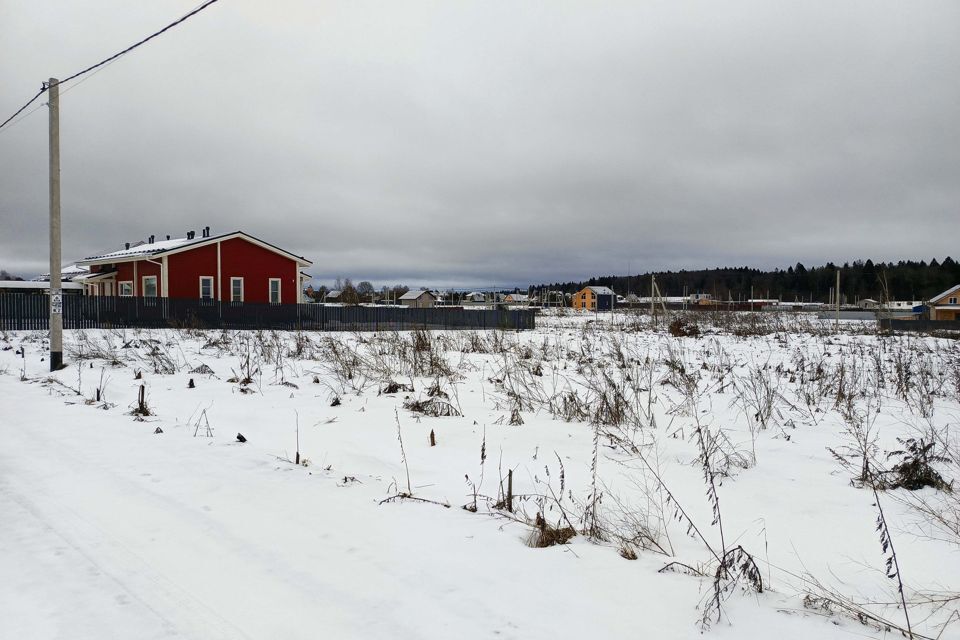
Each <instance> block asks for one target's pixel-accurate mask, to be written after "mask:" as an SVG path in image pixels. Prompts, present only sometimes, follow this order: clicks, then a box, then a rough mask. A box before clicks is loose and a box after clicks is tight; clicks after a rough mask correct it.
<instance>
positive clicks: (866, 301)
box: [857, 298, 880, 310]
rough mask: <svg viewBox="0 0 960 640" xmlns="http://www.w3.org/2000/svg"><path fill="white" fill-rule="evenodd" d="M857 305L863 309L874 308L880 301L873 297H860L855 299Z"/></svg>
mask: <svg viewBox="0 0 960 640" xmlns="http://www.w3.org/2000/svg"><path fill="white" fill-rule="evenodd" d="M857 306H858V307H860V308H861V309H864V310H866V309H876V308H878V307H879V306H880V303H879V302H877V301H876V300H874V299H873V298H861V299H860V300H858V301H857Z"/></svg>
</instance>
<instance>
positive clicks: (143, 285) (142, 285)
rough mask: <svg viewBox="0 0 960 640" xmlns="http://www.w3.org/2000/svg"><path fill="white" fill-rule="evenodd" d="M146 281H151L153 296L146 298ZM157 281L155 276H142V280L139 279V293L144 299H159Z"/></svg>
mask: <svg viewBox="0 0 960 640" xmlns="http://www.w3.org/2000/svg"><path fill="white" fill-rule="evenodd" d="M147 280H153V291H154V295H152V296H148V295H147ZM159 280H160V279H159V278H157V276H143V277H142V278H140V293H141V294H142V295H143V297H144V298H159V297H160V286H159Z"/></svg>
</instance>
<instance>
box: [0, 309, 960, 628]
mask: <svg viewBox="0 0 960 640" xmlns="http://www.w3.org/2000/svg"><path fill="white" fill-rule="evenodd" d="M730 317H731V318H736V319H735V320H733V321H731V322H726V323H722V326H717V325H715V324H711V323H709V322H706V321H705V320H702V319H701V320H700V326H699V327H690V326H689V325H684V324H683V323H677V324H675V325H674V331H673V332H671V331H669V330H668V329H667V327H666V326H664V324H665V323H661V324H660V325H659V326H658V327H656V328H651V326H650V324H649V318H646V317H643V316H640V317H628V316H621V315H613V316H610V315H608V316H599V317H598V316H595V315H592V314H582V315H576V314H574V315H569V314H568V315H545V316H544V317H541V318H539V319H538V329H537V330H535V331H530V332H521V333H503V332H494V331H490V332H407V333H358V334H347V333H343V334H323V333H294V332H262V333H257V332H221V331H197V330H186V329H185V330H164V331H129V330H128V331H105V330H104V331H86V332H81V331H70V332H66V335H65V343H66V353H65V360H66V361H67V362H68V363H69V366H68V367H67V368H65V369H64V370H62V371H59V372H57V373H55V374H50V373H49V372H48V366H47V362H46V361H45V359H44V358H45V355H46V353H45V349H46V348H47V346H46V342H45V339H46V336H45V335H44V334H43V333H39V332H11V333H6V334H2V333H0V514H2V517H0V577H2V579H0V638H37V639H42V638H70V639H71V640H86V639H97V640H102V639H106V638H124V639H127V638H197V639H219V638H256V639H271V638H291V639H293V638H315V637H330V638H338V639H341V638H398V639H408V638H409V639H422V638H437V639H440V638H443V639H449V638H451V637H453V638H464V639H473V638H491V637H497V638H517V639H520V638H522V639H524V640H529V639H536V638H544V639H557V638H637V637H654V638H692V637H700V636H701V635H705V636H707V637H717V638H740V639H752V638H757V639H760V638H776V639H777V640H786V639H788V638H797V639H800V638H863V637H871V638H872V637H875V638H883V637H895V636H899V635H900V630H907V629H908V628H909V630H910V631H912V633H913V634H914V637H918V638H921V637H926V638H938V637H939V638H950V637H952V638H958V637H960V612H958V610H960V501H958V498H957V496H956V494H955V493H954V492H953V491H951V490H950V486H949V484H947V485H946V486H941V487H940V488H935V487H930V486H927V487H924V488H921V489H919V490H916V491H911V490H909V489H907V488H904V487H903V486H898V484H899V483H900V477H901V476H900V475H898V473H897V469H900V470H903V469H905V468H906V467H904V466H903V465H902V464H900V463H901V462H903V461H904V460H906V459H909V460H910V461H912V462H914V463H918V461H919V463H923V464H919V463H918V464H917V465H915V467H911V468H922V470H924V471H926V472H927V477H932V478H934V479H936V478H942V479H943V480H944V482H946V483H950V482H951V481H954V480H956V479H957V478H958V477H960V459H958V458H960V456H958V451H960V447H958V422H960V341H957V340H950V339H946V338H933V337H916V336H880V335H875V334H873V333H871V332H872V330H873V329H872V327H868V326H867V325H864V324H857V323H849V324H844V325H843V327H842V330H841V332H840V333H833V332H832V331H831V329H832V325H831V324H830V323H824V324H820V323H818V322H817V321H816V320H809V319H804V318H802V317H800V318H798V317H796V316H794V317H790V318H780V317H777V316H763V318H764V319H762V320H758V319H757V318H759V317H760V316H759V314H758V315H748V314H743V315H741V316H730ZM697 330H698V331H697ZM672 333H698V335H689V336H675V335H672ZM141 394H142V395H141ZM239 434H242V439H243V440H245V441H243V442H241V441H240V440H241V438H238V435H239ZM911 439H912V441H911ZM921 439H922V441H923V443H924V444H923V445H922V446H926V449H924V450H923V452H922V453H916V454H915V455H912V457H911V454H909V452H908V453H896V454H894V455H892V456H891V455H888V454H890V453H891V452H895V451H904V450H907V449H909V447H910V446H911V442H912V445H913V446H914V449H915V450H916V447H917V446H918V443H919V442H920V441H921ZM927 445H929V446H927ZM864 454H866V462H867V465H866V467H865V465H864ZM298 458H299V464H298V463H297V460H298ZM898 465H900V466H899V467H898ZM510 478H512V483H511V482H510ZM508 489H512V490H509V491H508ZM508 493H509V497H508ZM881 509H882V514H883V519H882V520H880V521H879V524H878V516H880V514H881ZM552 542H556V543H557V544H550V543H552ZM891 543H892V544H891ZM547 545H549V546H547ZM888 562H889V563H890V565H889V567H890V568H889V569H888V565H887V563H888ZM891 576H893V577H891ZM901 580H902V583H903V597H902V598H901V594H900V592H899V591H898V586H899V584H900V582H901ZM904 601H905V602H906V603H907V611H904V608H903V604H902V603H903V602H904Z"/></svg>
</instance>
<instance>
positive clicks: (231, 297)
mask: <svg viewBox="0 0 960 640" xmlns="http://www.w3.org/2000/svg"><path fill="white" fill-rule="evenodd" d="M234 282H239V283H240V299H239V300H237V299H236V298H235V297H234V295H233V283H234ZM230 302H243V278H242V277H240V276H232V277H231V278H230Z"/></svg>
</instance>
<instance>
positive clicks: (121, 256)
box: [78, 231, 313, 266]
mask: <svg viewBox="0 0 960 640" xmlns="http://www.w3.org/2000/svg"><path fill="white" fill-rule="evenodd" d="M235 237H243V238H244V239H245V240H247V241H248V242H252V243H253V244H256V245H259V246H261V247H263V248H266V249H269V250H271V251H274V252H276V253H280V254H282V255H286V256H289V257H291V258H293V259H296V260H297V262H298V263H299V264H300V265H301V266H310V265H311V264H313V263H312V262H310V261H309V260H307V259H306V258H304V257H303V256H297V255H294V254H292V253H290V252H289V251H285V250H283V249H281V248H280V247H277V246H275V245H272V244H270V243H269V242H264V241H263V240H260V239H259V238H254V237H253V236H251V235H250V234H248V233H244V232H243V231H232V232H230V233H224V234H220V235H218V236H207V237H205V238H204V237H203V236H201V237H199V238H197V237H193V238H172V239H170V240H159V241H157V242H138V243H135V244H134V243H131V245H130V248H129V249H120V250H118V251H110V252H107V253H101V254H99V255H95V256H90V257H88V258H84V259H83V260H80V261H79V263H78V264H84V263H87V264H90V263H108V262H111V261H118V262H122V261H125V260H136V259H137V258H142V257H148V256H155V255H157V254H160V253H165V252H167V251H174V250H177V249H182V248H184V247H188V246H191V245H194V244H197V245H200V244H204V243H208V242H215V241H220V240H229V239H231V238H235Z"/></svg>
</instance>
